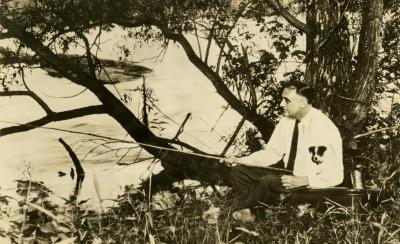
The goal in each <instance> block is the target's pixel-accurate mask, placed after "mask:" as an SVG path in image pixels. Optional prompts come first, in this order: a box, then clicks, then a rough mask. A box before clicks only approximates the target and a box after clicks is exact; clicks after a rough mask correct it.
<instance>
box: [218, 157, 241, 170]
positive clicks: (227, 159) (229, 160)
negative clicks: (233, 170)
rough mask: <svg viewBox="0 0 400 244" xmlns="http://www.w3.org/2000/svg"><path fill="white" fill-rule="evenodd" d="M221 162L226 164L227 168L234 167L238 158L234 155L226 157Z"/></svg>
mask: <svg viewBox="0 0 400 244" xmlns="http://www.w3.org/2000/svg"><path fill="white" fill-rule="evenodd" d="M219 162H220V163H223V164H225V165H226V166H229V167H234V166H236V165H237V163H236V162H237V158H236V157H235V156H234V155H232V154H231V155H226V156H225V158H221V159H220V160H219Z"/></svg>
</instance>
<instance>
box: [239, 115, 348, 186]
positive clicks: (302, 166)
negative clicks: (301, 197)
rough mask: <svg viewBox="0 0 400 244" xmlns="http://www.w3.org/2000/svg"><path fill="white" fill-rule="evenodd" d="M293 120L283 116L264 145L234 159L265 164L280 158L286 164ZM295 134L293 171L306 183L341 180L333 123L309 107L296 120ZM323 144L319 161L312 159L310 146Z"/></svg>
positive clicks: (338, 141)
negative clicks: (306, 178)
mask: <svg viewBox="0 0 400 244" xmlns="http://www.w3.org/2000/svg"><path fill="white" fill-rule="evenodd" d="M294 124H295V120H294V119H290V118H287V117H283V118H282V119H281V120H280V121H279V123H278V124H277V126H276V127H275V130H274V132H273V133H272V136H271V138H270V140H269V142H268V143H267V144H266V145H265V148H264V149H262V150H260V151H257V152H254V153H252V154H251V155H249V156H246V157H242V158H239V159H238V162H239V163H242V164H244V165H247V166H256V167H268V166H270V165H273V164H275V163H277V162H278V161H279V160H281V159H283V161H284V164H285V167H286V166H287V162H288V158H289V152H290V146H291V141H292V135H293V129H294ZM298 128H299V137H298V144H297V155H296V159H295V163H294V169H293V175H295V176H307V177H308V180H309V187H313V188H324V187H330V186H335V185H338V184H340V183H341V182H342V181H343V156H342V139H341V137H340V133H339V130H338V129H337V127H336V126H335V124H334V123H333V122H332V121H331V120H330V119H329V118H328V117H327V116H326V115H325V114H323V113H322V112H321V111H319V110H317V109H315V108H311V109H310V110H309V111H308V113H307V114H306V115H305V116H304V117H303V118H302V119H301V121H300V123H299V124H298ZM319 146H324V147H326V151H325V152H324V154H323V157H322V160H321V162H317V163H316V162H313V160H312V153H311V152H310V150H309V148H310V147H319Z"/></svg>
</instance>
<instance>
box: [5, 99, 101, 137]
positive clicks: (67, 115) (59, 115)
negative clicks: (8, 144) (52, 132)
mask: <svg viewBox="0 0 400 244" xmlns="http://www.w3.org/2000/svg"><path fill="white" fill-rule="evenodd" d="M105 112H106V111H105V109H104V107H103V106H101V105H94V106H88V107H84V108H78V109H73V110H67V111H63V112H54V113H53V114H50V115H47V116H45V117H43V118H40V119H38V120H34V121H31V122H28V123H26V124H19V125H16V126H10V127H6V128H2V129H0V137H2V136H6V135H10V134H14V133H18V132H23V131H29V130H32V129H36V128H38V127H41V126H43V125H46V124H48V123H51V122H56V121H62V120H68V119H74V118H78V117H82V116H86V115H93V114H102V113H105Z"/></svg>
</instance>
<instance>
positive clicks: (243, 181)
mask: <svg viewBox="0 0 400 244" xmlns="http://www.w3.org/2000/svg"><path fill="white" fill-rule="evenodd" d="M246 168H247V167H246V166H243V165H239V166H236V167H234V168H232V170H231V178H232V183H233V185H234V186H235V187H238V188H242V187H243V185H247V184H249V183H251V180H250V179H249V176H248V174H246V173H245V172H246Z"/></svg>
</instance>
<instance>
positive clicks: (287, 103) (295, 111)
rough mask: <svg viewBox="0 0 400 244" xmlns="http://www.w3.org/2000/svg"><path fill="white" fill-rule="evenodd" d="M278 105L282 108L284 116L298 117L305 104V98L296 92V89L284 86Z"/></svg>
mask: <svg viewBox="0 0 400 244" xmlns="http://www.w3.org/2000/svg"><path fill="white" fill-rule="evenodd" d="M280 105H281V107H282V108H283V109H284V115H285V116H286V117H289V118H295V119H298V117H299V114H300V113H301V111H302V109H304V107H305V106H306V105H307V99H306V98H305V97H303V96H300V95H299V94H297V92H296V89H293V88H285V89H284V90H283V92H282V102H281V104H280Z"/></svg>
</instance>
